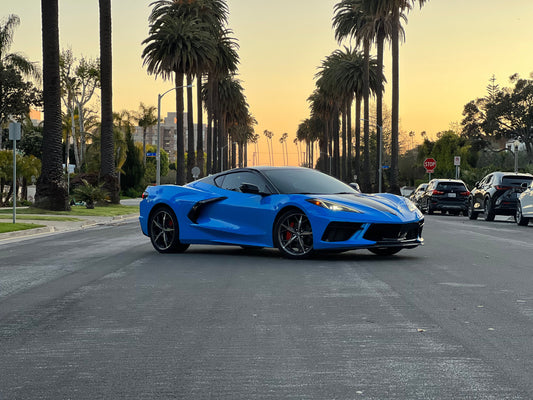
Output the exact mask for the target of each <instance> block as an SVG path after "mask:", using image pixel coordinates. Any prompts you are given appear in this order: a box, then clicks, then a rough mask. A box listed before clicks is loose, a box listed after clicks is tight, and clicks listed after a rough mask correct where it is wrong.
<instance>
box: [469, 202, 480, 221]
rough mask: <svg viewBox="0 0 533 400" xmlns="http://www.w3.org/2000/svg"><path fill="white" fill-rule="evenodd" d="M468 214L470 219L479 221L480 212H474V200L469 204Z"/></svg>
mask: <svg viewBox="0 0 533 400" xmlns="http://www.w3.org/2000/svg"><path fill="white" fill-rule="evenodd" d="M466 212H467V215H468V218H469V219H477V216H478V212H477V211H475V210H474V200H470V201H469V202H468V210H467V211H466Z"/></svg>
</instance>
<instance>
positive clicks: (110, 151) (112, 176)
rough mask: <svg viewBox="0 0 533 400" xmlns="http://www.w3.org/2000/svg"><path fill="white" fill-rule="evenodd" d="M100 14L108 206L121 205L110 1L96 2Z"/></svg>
mask: <svg viewBox="0 0 533 400" xmlns="http://www.w3.org/2000/svg"><path fill="white" fill-rule="evenodd" d="M98 1H99V2H98V4H99V11H100V82H101V118H102V126H101V141H102V144H101V148H100V151H101V159H100V179H101V180H103V181H104V189H105V190H106V191H107V192H108V193H109V197H110V200H111V203H113V204H120V196H119V194H120V186H119V183H118V176H117V174H116V171H115V151H114V148H115V145H114V142H113V141H114V137H113V79H112V77H113V66H112V64H113V63H112V46H111V0H98Z"/></svg>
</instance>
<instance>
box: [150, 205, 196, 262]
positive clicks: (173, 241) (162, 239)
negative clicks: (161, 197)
mask: <svg viewBox="0 0 533 400" xmlns="http://www.w3.org/2000/svg"><path fill="white" fill-rule="evenodd" d="M148 226H149V228H150V240H151V241H152V246H154V249H156V250H157V251H158V252H160V253H181V252H184V251H185V250H187V248H188V247H189V245H188V244H183V243H180V241H179V229H178V220H177V218H176V215H175V214H174V212H173V211H172V210H171V209H170V208H168V207H159V208H157V209H156V210H155V211H154V212H153V213H152V215H151V216H150V221H149V223H148Z"/></svg>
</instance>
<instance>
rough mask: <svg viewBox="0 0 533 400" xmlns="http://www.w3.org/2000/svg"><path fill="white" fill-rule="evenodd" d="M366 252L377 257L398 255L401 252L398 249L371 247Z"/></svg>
mask: <svg viewBox="0 0 533 400" xmlns="http://www.w3.org/2000/svg"><path fill="white" fill-rule="evenodd" d="M368 250H369V251H371V252H372V253H374V254H375V255H378V256H392V255H393V254H396V253H398V252H399V251H400V250H401V248H399V247H373V248H371V249H368Z"/></svg>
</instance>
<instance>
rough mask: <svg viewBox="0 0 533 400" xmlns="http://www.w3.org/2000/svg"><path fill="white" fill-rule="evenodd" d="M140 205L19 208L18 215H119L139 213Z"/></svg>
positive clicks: (2, 211) (6, 210) (11, 212)
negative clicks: (50, 208) (53, 208)
mask: <svg viewBox="0 0 533 400" xmlns="http://www.w3.org/2000/svg"><path fill="white" fill-rule="evenodd" d="M138 213H139V206H124V205H120V204H117V205H108V206H103V207H98V206H96V207H95V208H94V209H92V210H90V209H88V208H86V207H85V206H72V207H71V210H70V211H49V210H43V209H40V208H34V207H29V208H17V216H18V215H24V214H41V215H42V214H45V215H79V216H82V217H83V216H85V217H115V216H117V215H127V214H138ZM0 214H13V210H12V209H3V210H0Z"/></svg>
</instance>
